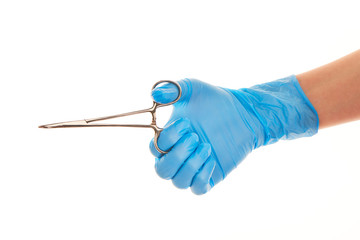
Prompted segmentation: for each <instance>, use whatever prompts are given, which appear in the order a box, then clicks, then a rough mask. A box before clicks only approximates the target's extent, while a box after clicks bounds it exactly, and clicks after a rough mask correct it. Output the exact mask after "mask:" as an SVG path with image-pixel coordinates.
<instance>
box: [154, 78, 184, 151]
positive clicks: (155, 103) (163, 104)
mask: <svg viewBox="0 0 360 240" xmlns="http://www.w3.org/2000/svg"><path fill="white" fill-rule="evenodd" d="M162 83H171V84H174V85H175V86H176V88H177V89H178V92H179V93H178V96H177V97H176V98H175V100H173V101H171V102H169V103H158V102H155V101H154V104H153V107H152V109H153V110H152V111H151V115H152V123H151V125H152V126H153V129H154V131H155V136H154V146H155V148H156V150H157V151H158V152H160V153H161V154H166V153H168V152H166V151H163V150H161V149H160V148H159V146H158V138H159V136H160V133H161V131H162V130H163V128H160V127H158V126H157V125H156V109H157V108H158V107H164V106H169V105H172V104H174V103H176V102H177V101H179V99H180V98H181V93H182V91H181V86H180V84H179V83H177V82H175V81H171V80H160V81H158V82H156V83H155V84H154V86H153V87H152V89H151V90H154V89H155V88H156V87H157V86H158V85H159V84H162Z"/></svg>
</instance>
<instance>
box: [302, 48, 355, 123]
mask: <svg viewBox="0 0 360 240" xmlns="http://www.w3.org/2000/svg"><path fill="white" fill-rule="evenodd" d="M296 77H297V79H298V81H299V83H300V86H301V87H302V89H303V91H304V92H305V94H306V96H307V97H308V98H309V100H310V102H311V103H312V104H313V106H314V107H315V109H316V111H317V113H318V116H319V127H320V128H325V127H330V126H334V125H338V124H341V123H345V122H350V121H354V120H359V119H360V50H358V51H356V52H353V53H351V54H349V55H347V56H345V57H343V58H340V59H338V60H336V61H334V62H331V63H329V64H327V65H324V66H322V67H319V68H316V69H314V70H311V71H309V72H305V73H302V74H299V75H297V76H296Z"/></svg>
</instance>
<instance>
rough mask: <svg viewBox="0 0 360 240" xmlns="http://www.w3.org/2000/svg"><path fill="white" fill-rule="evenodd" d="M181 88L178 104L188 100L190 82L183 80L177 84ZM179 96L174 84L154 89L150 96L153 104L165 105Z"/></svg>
mask: <svg viewBox="0 0 360 240" xmlns="http://www.w3.org/2000/svg"><path fill="white" fill-rule="evenodd" d="M177 83H178V84H179V85H180V88H181V96H180V99H179V101H178V102H181V101H184V100H185V99H187V98H188V95H189V94H188V93H189V89H190V86H191V82H190V80H189V79H184V80H181V81H178V82H177ZM178 95H179V89H178V88H177V86H176V85H175V84H172V83H166V84H164V85H160V86H158V87H156V88H154V89H153V90H152V92H151V96H152V98H153V99H154V101H155V102H158V103H162V104H166V103H169V102H172V101H174V100H175V99H176V98H177V97H178Z"/></svg>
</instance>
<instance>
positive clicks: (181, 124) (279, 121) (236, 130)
mask: <svg viewBox="0 0 360 240" xmlns="http://www.w3.org/2000/svg"><path fill="white" fill-rule="evenodd" d="M179 84H180V86H181V89H182V96H181V98H180V100H179V101H178V102H176V103H175V104H174V109H173V113H172V115H171V118H170V120H169V122H168V123H167V124H166V126H165V128H164V130H163V131H162V132H161V134H160V136H159V139H158V145H159V148H160V149H162V150H166V151H168V150H170V151H169V152H168V153H167V154H164V155H162V154H160V153H159V152H158V151H157V150H156V149H155V147H154V142H153V140H152V141H151V142H150V150H151V152H152V154H153V155H154V156H155V157H156V159H155V169H156V172H157V174H158V175H159V176H160V177H162V178H164V179H172V182H173V183H174V185H175V186H176V187H178V188H188V187H191V190H192V192H193V193H195V194H203V193H206V192H207V191H209V190H210V189H211V188H212V187H213V186H214V185H215V184H217V183H219V182H220V181H221V180H222V179H224V178H225V177H226V176H227V174H228V173H229V172H230V171H231V170H233V169H234V168H235V167H236V166H237V165H238V164H239V163H240V162H241V161H242V160H243V159H244V158H245V157H246V155H248V154H249V153H250V152H251V151H252V150H254V149H256V148H258V147H260V146H263V145H267V144H270V143H275V142H277V141H278V140H279V139H295V138H299V137H306V136H312V135H314V134H315V133H317V131H318V116H317V113H316V110H315V109H314V107H313V106H312V104H311V103H310V101H309V100H308V99H307V97H306V96H305V94H304V92H303V91H302V89H301V87H300V85H299V83H298V81H297V79H296V77H295V76H294V75H293V76H290V77H287V78H283V79H280V80H277V81H273V82H269V83H265V84H261V85H256V86H253V87H251V88H243V89H239V90H231V89H226V88H220V87H215V86H212V85H210V84H207V83H204V82H201V81H199V80H195V79H184V80H182V81H179ZM177 95H178V90H177V88H176V87H175V86H174V85H172V84H166V85H163V86H160V87H157V88H155V89H154V90H153V91H152V96H153V98H154V100H155V101H157V102H160V103H167V102H170V101H173V100H174V99H175V98H176V97H177Z"/></svg>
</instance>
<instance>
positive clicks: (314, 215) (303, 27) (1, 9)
mask: <svg viewBox="0 0 360 240" xmlns="http://www.w3.org/2000/svg"><path fill="white" fill-rule="evenodd" d="M357 2H358V1H352V2H351V1H329V0H327V1H316V0H311V1H194V0H192V1H186V0H185V1H184V0H183V1H154V0H153V1H88V0H87V1H75V0H71V1H10V0H9V1H6V0H4V1H1V2H0V104H1V105H0V106H1V113H0V114H1V119H0V121H1V125H0V141H1V144H0V239H2V240H3V239H4V240H7V239H37V240H41V239H251V240H252V239H277V240H281V239H294V240H296V239H317V240H319V239H327V240H329V239H360V206H359V202H360V190H359V189H360V188H359V187H360V174H359V172H360V161H359V160H360V153H359V134H360V123H359V122H353V123H349V124H345V125H341V126H338V127H334V128H330V129H325V130H322V131H320V132H319V134H318V135H316V136H314V137H312V138H306V139H298V140H294V141H282V142H279V143H277V144H274V145H271V146H267V147H263V148H261V149H258V150H256V151H255V152H253V153H252V154H250V155H249V157H248V158H247V159H245V160H244V161H243V162H242V163H241V164H240V165H239V166H238V168H237V169H236V170H234V171H233V172H232V173H231V174H230V175H229V176H228V177H227V179H225V180H224V181H223V182H221V183H220V184H219V185H217V186H216V187H215V188H214V189H212V190H211V191H210V192H209V193H207V194H206V195H203V196H195V195H193V194H192V193H191V191H189V190H179V189H176V188H175V187H174V186H173V185H172V183H171V182H170V181H165V180H162V179H160V178H159V177H158V176H157V175H156V173H155V171H154V167H153V165H154V159H153V157H152V155H151V154H150V152H149V150H148V143H149V141H150V139H151V138H152V136H153V132H152V131H151V130H146V129H145V130H144V129H118V128H117V129H115V128H107V129H95V128H94V129H54V130H44V129H38V128H37V126H38V125H40V124H46V123H52V122H58V121H67V120H76V119H83V118H90V117H98V116H103V115H109V114H117V113H121V112H125V111H128V110H135V109H140V108H145V107H149V106H150V105H151V97H150V94H149V93H150V88H151V86H152V84H153V83H155V82H156V81H158V80H160V79H173V80H178V79H181V78H184V77H194V78H198V79H200V80H203V81H206V82H209V83H211V84H214V85H218V86H223V87H229V88H240V87H248V86H251V85H254V84H256V83H261V82H266V81H270V80H275V79H277V78H280V77H285V76H288V75H290V74H298V73H301V72H303V71H307V70H310V69H312V68H315V67H317V66H320V65H322V64H325V63H328V62H330V61H332V60H335V59H337V58H339V57H341V56H344V55H346V54H348V53H350V52H352V51H355V50H357V49H358V48H359V43H360V16H359V7H358V5H357ZM170 111H171V109H168V110H167V111H163V115H162V116H163V117H164V116H168V115H169V112H170ZM160 115H161V114H160ZM141 120H143V121H149V118H146V117H145V118H142V119H141ZM163 122H166V118H165V119H163Z"/></svg>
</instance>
